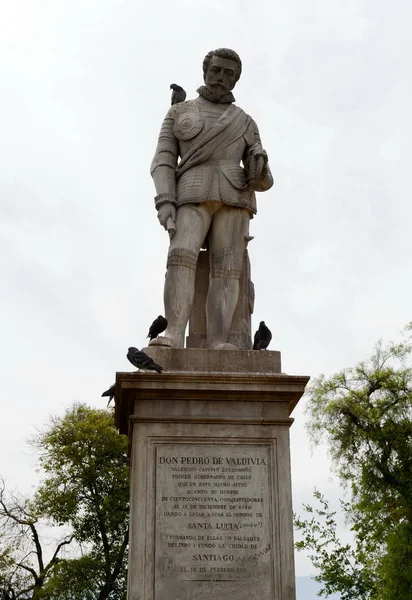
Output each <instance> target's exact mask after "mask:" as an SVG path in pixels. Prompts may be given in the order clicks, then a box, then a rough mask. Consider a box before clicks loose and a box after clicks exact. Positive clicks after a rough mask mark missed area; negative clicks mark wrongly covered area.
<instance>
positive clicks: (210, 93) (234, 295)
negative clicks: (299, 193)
mask: <svg viewBox="0 0 412 600" xmlns="http://www.w3.org/2000/svg"><path fill="white" fill-rule="evenodd" d="M241 70H242V63H241V60H240V57H239V56H238V55H237V53H236V52H234V51H233V50H230V49H228V48H219V49H217V50H214V51H212V52H210V53H208V54H207V56H206V57H205V60H204V62H203V76H204V82H205V85H204V86H201V87H200V88H199V89H198V90H197V91H198V93H199V96H198V97H197V98H195V99H193V100H188V101H186V102H179V103H177V104H174V105H173V106H172V107H171V109H169V111H168V113H167V115H166V117H165V119H164V121H163V124H162V126H161V130H160V134H159V139H158V144H157V148H156V152H155V155H154V157H153V161H152V165H151V174H152V177H153V181H154V184H155V188H156V196H155V206H156V208H157V210H158V219H159V222H160V224H161V225H162V226H163V227H164V228H165V229H166V230H168V231H169V234H170V238H171V241H170V247H169V251H168V259H167V273H166V280H165V288H164V304H165V316H166V318H167V320H168V327H167V329H166V331H165V334H164V338H165V340H166V341H164V342H163V343H164V344H165V345H167V344H170V345H171V346H173V347H178V348H181V347H183V346H184V334H185V330H186V325H187V323H188V320H189V317H190V316H191V313H192V307H193V302H194V296H195V279H196V268H198V269H203V268H204V266H205V265H204V262H203V261H204V258H205V257H204V256H203V257H201V259H200V262H198V256H199V252H200V250H201V248H205V247H206V246H207V247H208V249H209V250H210V277H203V279H202V289H201V290H200V288H199V289H198V290H197V295H198V298H197V299H198V300H199V293H200V294H201V296H202V298H203V297H206V290H205V289H203V287H204V286H206V285H207V301H206V305H204V303H203V299H202V302H201V303H200V305H199V306H200V307H201V308H200V310H201V311H203V310H205V317H206V318H205V323H204V326H205V330H206V338H205V339H204V338H203V337H202V335H203V334H201V335H200V337H199V332H198V331H195V332H193V336H192V337H191V338H190V345H191V346H193V345H198V344H199V343H201V344H202V345H204V346H205V347H207V348H218V347H219V346H220V345H221V344H226V343H232V344H234V345H235V346H236V347H242V348H247V347H250V323H248V318H247V316H246V317H245V314H246V313H245V310H244V309H247V310H249V309H248V307H247V305H248V298H249V297H250V296H251V295H253V293H252V294H250V293H249V292H252V289H251V287H250V286H249V285H248V282H249V279H248V275H247V274H246V279H247V280H246V279H245V278H244V280H243V283H245V284H246V285H243V283H241V282H240V279H241V275H242V271H244V270H245V267H244V257H245V250H246V248H247V244H248V242H249V241H250V239H251V236H250V235H249V221H250V218H251V217H252V216H253V215H254V214H255V213H256V196H255V192H264V191H266V190H268V189H270V188H271V187H272V185H273V177H272V174H271V171H270V168H269V164H268V156H267V153H266V152H265V150H264V149H263V147H262V143H261V140H260V135H259V131H258V128H257V125H256V123H255V122H254V121H253V119H252V118H251V117H249V115H247V114H246V113H245V112H244V111H243V110H242V109H241V108H239V107H238V106H236V105H235V104H234V100H235V99H234V96H233V94H232V92H231V90H233V88H234V87H235V85H236V83H237V81H238V79H239V77H240V74H241ZM179 159H180V160H179ZM249 288H250V289H249ZM199 290H200V291H199ZM245 294H246V296H245ZM239 296H241V297H242V298H243V301H242V302H241V304H240V305H239V303H238V300H239ZM195 304H196V300H195ZM203 307H204V308H203ZM237 307H238V308H239V307H241V309H242V310H241V311H240V312H241V313H242V314H239V312H238V313H237V314H236V310H237ZM239 317H241V318H240V319H239ZM197 318H199V321H201V320H202V319H203V315H198V314H194V315H193V313H192V319H194V320H196V319H197ZM234 319H235V320H234ZM233 326H234V329H233ZM231 328H232V331H231ZM202 332H203V325H202ZM153 343H154V344H159V343H162V342H159V341H157V342H153Z"/></svg>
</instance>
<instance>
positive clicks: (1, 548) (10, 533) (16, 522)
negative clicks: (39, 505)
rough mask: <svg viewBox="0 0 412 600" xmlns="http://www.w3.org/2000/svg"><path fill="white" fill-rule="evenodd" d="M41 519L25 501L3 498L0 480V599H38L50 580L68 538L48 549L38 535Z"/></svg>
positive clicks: (34, 509)
mask: <svg viewBox="0 0 412 600" xmlns="http://www.w3.org/2000/svg"><path fill="white" fill-rule="evenodd" d="M45 524H47V523H44V522H42V517H41V515H39V513H38V512H37V510H36V508H35V507H34V506H33V505H32V503H31V502H30V501H29V500H28V499H24V498H19V497H18V496H16V495H14V494H9V495H8V496H7V495H6V491H5V484H4V481H3V480H0V535H1V538H0V543H1V545H0V599H1V600H17V599H19V598H33V599H37V598H40V597H41V596H40V594H41V591H42V590H43V588H44V586H45V585H46V583H47V582H48V580H49V579H50V578H51V577H53V572H54V569H55V568H56V565H57V564H58V562H59V560H60V558H59V555H60V554H61V551H62V549H63V548H64V547H65V546H67V545H69V544H70V543H71V541H72V539H73V536H72V535H69V536H64V537H63V538H62V539H61V540H60V541H58V542H56V544H55V545H54V546H53V549H52V550H51V551H50V549H49V558H48V559H46V553H45V545H44V543H43V542H42V538H41V535H40V533H39V531H40V528H41V527H42V525H45Z"/></svg>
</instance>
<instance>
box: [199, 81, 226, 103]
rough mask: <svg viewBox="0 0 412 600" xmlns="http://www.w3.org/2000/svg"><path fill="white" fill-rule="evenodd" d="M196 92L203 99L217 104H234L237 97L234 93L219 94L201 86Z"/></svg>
mask: <svg viewBox="0 0 412 600" xmlns="http://www.w3.org/2000/svg"><path fill="white" fill-rule="evenodd" d="M196 91H197V93H198V94H199V96H202V98H205V99H206V100H210V102H216V104H231V103H232V102H235V97H234V95H233V94H232V92H229V93H227V94H219V93H216V92H214V91H212V90H210V89H209V88H208V87H206V86H205V85H201V86H200V88H198V89H197V90H196Z"/></svg>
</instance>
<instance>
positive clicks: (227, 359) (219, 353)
mask: <svg viewBox="0 0 412 600" xmlns="http://www.w3.org/2000/svg"><path fill="white" fill-rule="evenodd" d="M143 352H146V354H148V355H149V356H151V357H152V358H153V360H154V361H155V362H157V363H158V364H159V365H162V367H164V368H165V369H167V371H197V372H199V371H200V372H207V373H210V372H215V371H221V372H225V373H280V372H281V364H280V352H279V351H278V350H210V349H205V348H170V347H166V346H149V347H148V348H143Z"/></svg>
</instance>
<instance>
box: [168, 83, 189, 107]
mask: <svg viewBox="0 0 412 600" xmlns="http://www.w3.org/2000/svg"><path fill="white" fill-rule="evenodd" d="M170 89H171V90H173V92H172V102H171V104H172V106H173V104H177V103H178V102H184V101H185V100H186V92H185V90H184V89H183V88H182V87H181V86H180V85H177V83H172V84H171V86H170Z"/></svg>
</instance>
